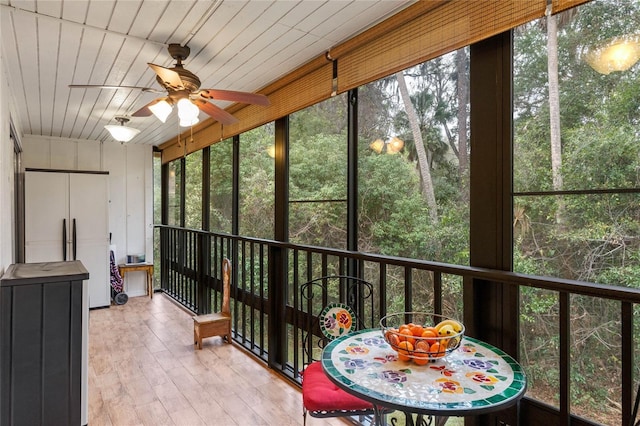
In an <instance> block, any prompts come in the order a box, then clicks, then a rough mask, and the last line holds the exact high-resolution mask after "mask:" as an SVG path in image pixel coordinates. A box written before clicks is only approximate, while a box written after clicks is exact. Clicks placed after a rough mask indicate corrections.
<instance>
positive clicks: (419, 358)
mask: <svg viewBox="0 0 640 426" xmlns="http://www.w3.org/2000/svg"><path fill="white" fill-rule="evenodd" d="M413 362H415V363H416V364H418V365H425V364H428V363H429V354H428V353H427V351H425V350H424V349H416V350H415V351H413Z"/></svg>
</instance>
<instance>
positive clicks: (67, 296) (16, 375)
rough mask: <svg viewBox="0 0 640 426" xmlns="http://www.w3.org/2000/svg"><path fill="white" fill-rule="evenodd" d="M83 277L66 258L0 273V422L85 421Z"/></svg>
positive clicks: (85, 275)
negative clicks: (1, 274) (62, 260)
mask: <svg viewBox="0 0 640 426" xmlns="http://www.w3.org/2000/svg"><path fill="white" fill-rule="evenodd" d="M88 278H89V273H88V272H87V270H86V269H85V267H84V266H83V265H82V263H81V262H80V261H70V262H46V263H21V264H14V265H10V266H9V268H7V270H6V272H5V274H4V275H3V276H2V278H1V279H0V425H2V426H5V425H7V426H9V425H12V426H13V425H15V426H19V425H48V424H51V425H80V424H86V407H84V408H83V406H85V405H86V401H87V395H86V394H87V379H86V378H87V359H88V351H87V337H88V336H87V334H88V333H87V331H88V327H87V326H88V304H87V297H86V289H85V286H86V284H85V283H86V280H87V279H88Z"/></svg>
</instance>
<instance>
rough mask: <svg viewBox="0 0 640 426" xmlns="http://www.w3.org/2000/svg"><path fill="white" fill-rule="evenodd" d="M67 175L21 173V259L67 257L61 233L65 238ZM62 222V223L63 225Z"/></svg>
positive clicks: (48, 260) (40, 260)
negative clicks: (22, 206) (22, 207)
mask: <svg viewBox="0 0 640 426" xmlns="http://www.w3.org/2000/svg"><path fill="white" fill-rule="evenodd" d="M68 188H69V175H68V174H67V173H44V172H28V173H26V174H25V206H24V207H25V208H24V216H25V230H24V231H25V262H26V263H35V262H55V261H62V260H71V259H69V257H68V256H67V258H66V259H65V258H64V256H65V252H66V250H67V247H66V246H65V244H64V242H63V233H65V232H66V233H67V241H69V223H68V222H69V189H68ZM63 224H64V226H63Z"/></svg>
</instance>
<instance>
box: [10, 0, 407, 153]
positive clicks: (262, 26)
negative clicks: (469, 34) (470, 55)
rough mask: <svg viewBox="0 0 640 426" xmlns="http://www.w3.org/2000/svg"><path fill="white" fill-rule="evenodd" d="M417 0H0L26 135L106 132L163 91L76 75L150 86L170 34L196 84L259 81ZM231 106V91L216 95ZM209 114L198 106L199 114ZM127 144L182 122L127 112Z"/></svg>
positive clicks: (156, 140)
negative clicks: (184, 51)
mask: <svg viewBox="0 0 640 426" xmlns="http://www.w3.org/2000/svg"><path fill="white" fill-rule="evenodd" d="M414 1H415V0H349V1H347V0H327V1H319V0H286V1H283V0H280V1H265V0H251V1H241V0H210V1H193V0H117V1H114V0H93V1H80V0H30V1H21V0H0V18H1V19H0V29H1V36H2V40H1V43H2V61H3V62H4V67H5V69H6V71H7V73H8V74H9V75H8V84H9V87H10V91H11V93H12V96H13V101H14V102H15V111H14V116H12V118H13V120H14V122H16V124H17V125H18V128H19V129H20V130H21V131H22V133H23V134H32V135H42V136H54V137H62V138H72V139H92V140H109V139H110V138H111V137H110V136H109V134H108V132H107V131H106V130H105V129H104V125H106V124H117V123H116V121H115V119H114V117H116V116H130V115H131V114H132V113H133V112H135V111H137V110H138V109H139V108H141V107H143V106H144V105H146V104H147V103H149V102H151V101H152V100H154V99H155V98H157V97H159V96H163V95H162V94H157V93H151V92H145V91H142V90H138V89H117V90H108V89H96V88H90V89H84V88H83V89H79V88H73V89H70V88H69V87H68V86H69V85H70V84H80V85H85V84H92V85H114V86H121V85H126V86H139V87H152V88H156V89H158V90H160V91H162V90H163V89H162V87H161V86H160V85H159V83H158V82H156V79H155V78H156V74H155V73H154V72H153V71H152V70H151V68H149V66H148V65H147V63H149V62H150V63H154V64H157V65H161V66H164V67H168V68H171V67H173V66H174V64H175V61H174V60H173V59H172V58H171V56H170V55H169V53H168V51H167V46H168V44H169V43H178V44H180V45H185V44H186V45H188V46H189V47H190V49H191V54H190V56H189V57H188V58H187V59H186V60H185V61H184V66H185V68H186V69H188V70H189V71H191V72H193V73H195V74H196V75H197V76H198V77H199V78H200V80H201V82H202V85H201V88H214V89H225V90H236V91H246V92H253V91H257V90H259V89H261V88H263V87H265V86H267V85H268V84H270V83H272V82H274V81H275V80H277V79H278V78H279V77H281V76H283V75H285V74H287V73H288V72H290V71H292V70H294V69H296V68H297V67H299V66H301V65H303V64H304V63H306V62H308V61H310V60H311V59H314V58H316V57H318V56H319V55H322V54H323V53H324V52H326V51H327V50H328V49H329V48H331V47H332V46H335V45H338V44H340V43H341V42H343V41H345V40H348V39H349V38H351V37H353V36H354V35H356V34H358V33H360V32H362V31H363V30H365V29H367V28H369V27H371V26H372V25H374V24H375V23H377V22H379V21H381V20H383V19H385V18H387V17H388V16H390V15H392V14H394V13H397V12H398V11H399V10H401V9H403V8H405V7H407V6H409V5H410V4H412V3H413V2H414ZM215 104H216V105H217V106H220V107H222V108H227V107H228V106H230V105H231V104H230V103H229V102H219V101H215ZM207 118H208V116H207V115H206V114H204V113H203V112H200V120H201V121H202V120H205V119H207ZM127 125H128V126H130V127H135V128H137V129H140V130H141V132H140V134H138V135H137V136H136V137H135V138H134V139H133V140H132V141H131V142H129V143H139V144H149V145H159V144H161V143H163V142H165V141H167V140H169V139H171V138H173V137H175V136H176V135H177V134H178V133H179V132H180V131H181V130H182V131H184V128H180V127H179V126H178V118H177V113H176V111H175V109H174V112H173V113H172V115H171V116H170V117H169V119H168V120H167V122H166V123H165V124H162V123H161V122H160V121H159V120H158V119H156V118H155V117H154V116H150V117H132V118H131V121H130V122H129V123H128V124H127Z"/></svg>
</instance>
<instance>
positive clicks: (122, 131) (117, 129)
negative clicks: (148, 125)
mask: <svg viewBox="0 0 640 426" xmlns="http://www.w3.org/2000/svg"><path fill="white" fill-rule="evenodd" d="M115 119H116V121H117V122H118V123H120V124H119V125H117V124H108V125H106V126H104V128H105V129H107V130H108V131H109V133H110V134H111V136H112V137H113V138H114V139H115V140H117V141H118V142H122V143H124V142H129V141H130V140H131V139H133V138H134V137H135V136H136V135H137V134H138V133H140V130H138V129H134V128H133V127H127V126H125V125H124V123H127V122H129V119H128V118H127V117H116V118H115Z"/></svg>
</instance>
